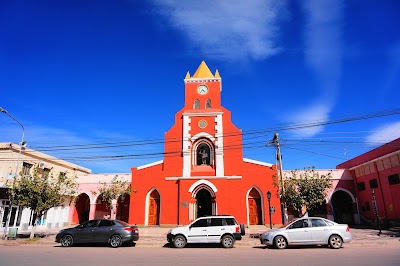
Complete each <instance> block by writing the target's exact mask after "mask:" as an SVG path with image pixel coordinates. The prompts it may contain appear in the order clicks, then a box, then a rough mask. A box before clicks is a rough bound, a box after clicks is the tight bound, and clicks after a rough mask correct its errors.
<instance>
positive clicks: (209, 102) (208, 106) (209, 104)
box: [206, 99, 211, 109]
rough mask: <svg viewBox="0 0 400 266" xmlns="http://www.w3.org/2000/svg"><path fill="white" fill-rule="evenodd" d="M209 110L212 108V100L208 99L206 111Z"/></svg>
mask: <svg viewBox="0 0 400 266" xmlns="http://www.w3.org/2000/svg"><path fill="white" fill-rule="evenodd" d="M209 108H211V100H210V99H207V101H206V109H209Z"/></svg>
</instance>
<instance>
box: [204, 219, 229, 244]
mask: <svg viewBox="0 0 400 266" xmlns="http://www.w3.org/2000/svg"><path fill="white" fill-rule="evenodd" d="M223 220H224V219H223V218H222V217H219V218H217V217H216V218H211V219H210V225H209V226H208V227H207V234H208V240H207V242H208V243H219V242H220V240H221V236H222V235H223V234H225V233H226V231H225V228H226V226H224V221H223Z"/></svg>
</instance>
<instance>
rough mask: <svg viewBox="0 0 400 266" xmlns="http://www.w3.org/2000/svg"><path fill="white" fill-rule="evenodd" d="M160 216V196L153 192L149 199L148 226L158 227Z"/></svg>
mask: <svg viewBox="0 0 400 266" xmlns="http://www.w3.org/2000/svg"><path fill="white" fill-rule="evenodd" d="M159 215H160V194H158V192H157V190H154V191H153V192H152V193H151V194H150V198H149V225H158V224H159Z"/></svg>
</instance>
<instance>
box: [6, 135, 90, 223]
mask: <svg viewBox="0 0 400 266" xmlns="http://www.w3.org/2000/svg"><path fill="white" fill-rule="evenodd" d="M18 158H19V159H18ZM17 164H18V169H17ZM36 167H37V168H38V169H39V171H41V172H42V173H43V174H46V173H50V172H51V174H53V175H54V176H56V175H58V174H59V173H65V175H66V176H68V177H70V178H77V177H78V175H87V174H90V172H91V170H90V169H87V168H84V167H81V166H79V165H76V164H73V163H70V162H67V161H64V160H61V159H58V158H56V157H53V156H50V155H47V154H44V153H41V152H38V151H35V150H32V149H29V148H25V147H21V146H20V145H17V144H13V143H9V142H3V143H0V221H1V223H0V230H1V229H2V228H4V226H5V224H6V221H7V213H8V210H9V201H8V194H7V191H8V187H9V185H10V184H12V182H13V180H14V175H15V174H16V173H17V175H21V174H22V175H32V174H33V169H34V168H36ZM68 214H69V205H65V206H58V207H54V208H51V209H50V210H49V211H48V212H47V214H46V215H44V216H43V218H42V219H41V220H40V221H39V224H38V226H39V227H46V228H54V227H62V226H64V225H65V224H67V223H68ZM32 218H33V217H32V212H31V210H30V209H24V208H21V207H19V206H12V211H11V217H10V225H9V227H11V228H12V227H18V228H19V229H20V230H28V229H30V228H31V226H32V220H33V219H32Z"/></svg>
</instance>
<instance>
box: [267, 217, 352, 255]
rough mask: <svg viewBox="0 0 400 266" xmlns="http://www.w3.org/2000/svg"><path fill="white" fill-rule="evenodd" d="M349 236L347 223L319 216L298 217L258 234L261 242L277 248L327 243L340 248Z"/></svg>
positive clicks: (349, 238)
mask: <svg viewBox="0 0 400 266" xmlns="http://www.w3.org/2000/svg"><path fill="white" fill-rule="evenodd" d="M351 238H352V237H351V233H350V228H349V226H348V225H347V224H338V223H335V222H332V221H330V220H327V219H324V218H319V217H306V218H300V219H297V220H295V221H293V222H290V223H287V224H285V225H283V226H282V227H281V228H276V229H271V230H268V231H266V232H264V233H262V234H261V235H260V241H261V244H265V245H267V246H274V247H276V248H278V249H284V248H286V247H287V246H288V245H289V246H290V245H328V246H330V247H331V248H341V247H342V245H343V243H347V242H350V241H351Z"/></svg>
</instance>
